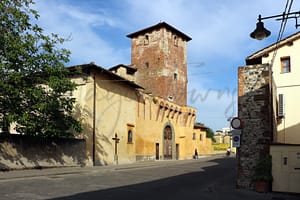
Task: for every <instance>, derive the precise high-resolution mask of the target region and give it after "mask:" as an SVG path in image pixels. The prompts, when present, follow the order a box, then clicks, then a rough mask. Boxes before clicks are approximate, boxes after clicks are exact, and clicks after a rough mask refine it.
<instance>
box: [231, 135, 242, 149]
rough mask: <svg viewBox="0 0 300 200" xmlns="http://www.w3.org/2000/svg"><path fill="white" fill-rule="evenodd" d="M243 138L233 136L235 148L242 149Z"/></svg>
mask: <svg viewBox="0 0 300 200" xmlns="http://www.w3.org/2000/svg"><path fill="white" fill-rule="evenodd" d="M240 141H241V136H240V135H233V136H232V146H233V147H240V144H241V142H240Z"/></svg>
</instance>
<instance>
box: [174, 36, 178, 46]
mask: <svg viewBox="0 0 300 200" xmlns="http://www.w3.org/2000/svg"><path fill="white" fill-rule="evenodd" d="M173 40H174V45H175V46H178V38H177V36H176V35H174V37H173Z"/></svg>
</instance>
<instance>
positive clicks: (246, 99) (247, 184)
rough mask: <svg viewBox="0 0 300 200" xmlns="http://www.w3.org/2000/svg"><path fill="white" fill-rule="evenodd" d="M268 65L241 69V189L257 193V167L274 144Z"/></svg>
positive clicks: (238, 184)
mask: <svg viewBox="0 0 300 200" xmlns="http://www.w3.org/2000/svg"><path fill="white" fill-rule="evenodd" d="M269 77H270V72H269V65H268V64H260V65H248V66H245V67H239V68H238V116H239V118H240V119H241V120H242V122H243V127H242V134H241V147H240V148H239V150H238V179H237V186H238V188H244V189H254V186H255V185H254V181H253V176H254V167H255V164H256V161H257V160H258V158H259V157H260V155H261V154H267V153H268V152H269V145H270V142H271V140H272V106H271V105H272V104H271V103H270V102H271V101H272V99H271V98H270V97H271V95H270V83H269V82H270V78H269Z"/></svg>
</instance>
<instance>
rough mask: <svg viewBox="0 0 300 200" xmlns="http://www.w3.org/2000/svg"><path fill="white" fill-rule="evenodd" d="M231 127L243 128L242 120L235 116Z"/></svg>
mask: <svg viewBox="0 0 300 200" xmlns="http://www.w3.org/2000/svg"><path fill="white" fill-rule="evenodd" d="M231 127H232V128H234V129H241V128H242V120H241V119H240V118H238V117H234V118H233V119H232V120H231Z"/></svg>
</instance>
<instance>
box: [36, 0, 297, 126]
mask: <svg viewBox="0 0 300 200" xmlns="http://www.w3.org/2000/svg"><path fill="white" fill-rule="evenodd" d="M285 4H286V1H285V0H276V1H274V0H243V1H241V0H152V1H149V0H84V1H83V0H81V1H80V0H47V1H43V0H36V5H35V6H34V8H35V9H36V10H38V11H39V13H40V19H39V24H40V25H41V26H42V27H43V28H44V30H45V33H57V34H59V35H60V36H61V37H64V38H66V37H68V38H69V39H70V40H69V41H68V42H66V43H65V44H64V47H65V48H67V49H69V50H71V52H72V55H71V61H70V63H69V65H76V64H83V63H90V62H91V61H93V62H95V63H96V64H97V65H100V66H102V67H104V68H110V67H112V66H115V65H117V64H120V63H122V64H130V53H131V40H130V39H129V38H127V37H126V35H127V34H129V33H133V32H135V31H138V30H140V29H143V28H146V27H148V26H152V25H154V24H157V23H158V22H160V21H165V22H167V23H168V24H170V25H172V26H174V27H176V28H177V29H179V30H180V31H182V32H184V33H186V34H187V35H189V36H190V37H192V40H191V41H190V42H188V45H187V47H188V48H187V54H188V57H187V62H188V105H190V106H192V107H195V108H197V110H198V112H197V121H198V122H203V123H205V124H206V125H207V126H209V127H211V128H212V129H213V130H220V129H222V128H223V127H228V126H229V122H228V121H227V118H228V117H234V116H236V115H237V68H238V66H243V65H244V64H245V58H246V57H247V56H248V55H250V54H252V53H253V52H255V51H257V50H259V49H261V48H263V47H265V46H267V45H269V44H271V43H273V42H275V41H276V39H277V35H278V31H279V28H280V22H279V21H275V20H274V19H269V20H264V23H265V27H266V28H268V29H269V30H270V31H271V32H272V35H271V36H270V37H269V38H267V39H265V40H262V41H257V40H253V39H251V38H250V37H249V34H250V32H252V31H253V30H254V28H255V24H256V22H257V17H258V14H261V15H262V17H264V16H271V15H277V14H281V13H282V12H283V11H284V8H285ZM299 10H300V1H295V2H294V5H293V7H292V11H299ZM296 31H299V30H297V29H296V28H295V21H294V20H292V19H291V20H289V21H288V23H287V26H286V30H285V34H284V36H287V35H290V34H293V33H295V32H296Z"/></svg>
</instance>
